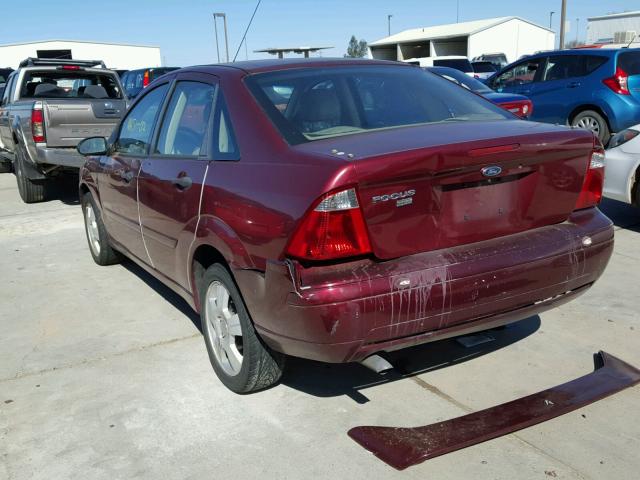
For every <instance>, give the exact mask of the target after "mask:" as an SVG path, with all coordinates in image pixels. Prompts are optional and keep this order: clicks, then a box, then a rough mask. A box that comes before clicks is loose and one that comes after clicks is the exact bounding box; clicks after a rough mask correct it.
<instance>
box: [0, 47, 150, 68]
mask: <svg viewBox="0 0 640 480" xmlns="http://www.w3.org/2000/svg"><path fill="white" fill-rule="evenodd" d="M28 57H39V58H71V59H74V60H103V61H104V63H105V64H106V65H107V67H109V68H112V69H121V70H132V69H134V68H144V67H160V66H162V57H161V55H160V47H149V46H143V45H124V44H119V43H102V42H82V41H73V40H44V41H39V42H27V43H13V44H9V45H0V67H12V68H17V67H18V64H19V63H20V62H21V61H22V60H24V59H25V58H28Z"/></svg>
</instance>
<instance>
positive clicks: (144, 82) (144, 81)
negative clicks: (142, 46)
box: [142, 70, 149, 88]
mask: <svg viewBox="0 0 640 480" xmlns="http://www.w3.org/2000/svg"><path fill="white" fill-rule="evenodd" d="M147 85H149V70H145V71H144V76H143V77H142V88H145V87H146V86H147Z"/></svg>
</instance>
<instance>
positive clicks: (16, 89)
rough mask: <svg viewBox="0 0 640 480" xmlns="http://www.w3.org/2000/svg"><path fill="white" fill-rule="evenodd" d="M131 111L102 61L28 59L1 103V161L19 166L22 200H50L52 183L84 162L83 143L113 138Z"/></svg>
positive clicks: (13, 76)
mask: <svg viewBox="0 0 640 480" xmlns="http://www.w3.org/2000/svg"><path fill="white" fill-rule="evenodd" d="M125 110H126V100H125V96H124V94H123V89H122V85H121V83H120V79H119V77H118V75H117V73H116V72H114V71H111V70H107V69H106V68H105V66H104V63H103V62H101V61H80V60H53V59H34V58H28V59H27V60H24V61H23V62H22V63H21V64H20V67H19V68H18V70H16V71H15V72H13V73H11V75H10V76H9V78H8V79H7V82H6V85H5V89H4V93H3V95H2V100H1V101H0V162H3V163H4V165H5V169H6V166H7V164H9V162H10V163H12V164H13V169H14V171H15V173H16V180H17V182H18V190H19V192H20V196H21V197H22V200H24V201H25V202H26V203H31V202H39V201H42V200H44V199H45V195H46V187H47V183H48V180H49V179H51V178H52V177H54V176H57V175H59V174H61V173H64V172H68V171H69V170H75V171H77V169H78V168H79V167H81V166H82V164H83V163H84V157H82V156H81V155H80V154H78V153H77V151H76V149H75V147H76V145H77V144H78V142H79V141H80V140H82V139H84V138H87V137H95V136H100V137H109V136H110V135H111V133H112V131H113V129H114V128H115V126H116V125H117V123H118V121H119V120H120V117H122V115H123V114H124V112H125Z"/></svg>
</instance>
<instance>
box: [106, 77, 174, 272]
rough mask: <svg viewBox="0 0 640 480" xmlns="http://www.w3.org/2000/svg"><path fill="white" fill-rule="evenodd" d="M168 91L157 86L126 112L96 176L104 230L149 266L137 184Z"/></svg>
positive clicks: (167, 83) (166, 86) (166, 87)
mask: <svg viewBox="0 0 640 480" xmlns="http://www.w3.org/2000/svg"><path fill="white" fill-rule="evenodd" d="M168 89H169V82H166V83H164V84H162V85H159V86H157V87H156V88H154V89H153V90H151V91H149V92H148V93H147V94H146V95H145V96H144V97H143V98H141V99H140V101H138V102H136V104H135V105H134V106H133V107H132V108H131V109H130V110H129V112H128V113H127V115H126V117H125V118H124V120H123V121H122V123H121V124H120V127H119V129H118V132H117V134H114V136H115V141H114V143H113V146H112V147H111V151H110V152H109V155H105V156H103V157H101V158H100V173H99V174H98V189H99V193H100V202H101V205H102V213H103V219H104V222H105V225H106V227H107V231H108V232H109V234H110V236H111V237H112V238H113V240H114V241H115V242H116V243H117V244H118V246H119V247H120V248H124V249H126V250H128V251H129V252H130V253H131V254H132V255H133V256H135V257H137V258H138V259H139V260H141V261H143V262H145V263H148V264H149V263H150V261H149V256H148V255H147V253H146V249H145V246H144V241H143V239H142V236H141V229H140V221H139V220H140V219H139V212H138V189H137V187H138V184H137V181H138V173H139V171H140V166H141V165H142V162H143V161H144V159H145V158H146V156H147V155H148V153H149V147H150V145H151V139H152V138H153V137H152V135H153V131H154V127H155V124H156V121H157V118H158V116H159V113H160V111H161V107H162V105H163V103H164V101H165V97H166V94H167V91H168Z"/></svg>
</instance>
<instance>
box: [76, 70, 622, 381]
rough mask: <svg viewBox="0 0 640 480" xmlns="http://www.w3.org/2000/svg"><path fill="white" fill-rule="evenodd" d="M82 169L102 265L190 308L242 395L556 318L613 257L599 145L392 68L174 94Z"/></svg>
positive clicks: (163, 81) (87, 145)
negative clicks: (310, 362) (160, 287)
mask: <svg viewBox="0 0 640 480" xmlns="http://www.w3.org/2000/svg"><path fill="white" fill-rule="evenodd" d="M78 149H79V150H80V152H81V153H83V154H84V155H87V157H88V158H87V162H86V165H85V166H84V168H83V169H82V171H81V176H80V192H81V196H82V208H83V212H84V218H85V222H86V233H87V238H88V241H89V247H90V251H91V254H92V256H93V258H94V259H95V261H96V262H97V263H98V264H100V265H107V264H111V263H114V262H117V261H118V260H120V259H121V258H122V255H125V256H126V257H128V258H130V259H132V260H133V261H135V262H136V263H138V264H139V265H140V266H142V267H143V268H144V269H146V270H147V271H149V272H150V273H151V274H152V275H154V276H155V277H157V278H158V279H160V281H162V282H163V283H165V284H166V285H168V286H169V287H170V288H171V289H173V290H175V291H176V292H178V293H179V294H180V295H181V296H182V297H184V298H185V299H186V300H187V301H188V302H189V303H190V304H191V306H192V307H193V308H194V309H196V310H197V311H198V312H200V315H201V318H202V331H203V334H204V338H205V343H206V346H207V349H208V352H209V357H210V359H211V363H212V365H213V368H214V370H215V372H216V374H217V375H218V377H219V378H220V380H221V381H222V382H223V383H224V384H225V385H226V386H227V387H228V388H230V389H231V390H233V391H236V392H249V391H253V390H257V389H261V388H265V387H267V386H269V385H272V384H273V383H275V382H277V381H278V379H279V378H280V376H281V374H282V369H283V366H284V359H285V356H286V355H294V356H299V357H305V358H310V359H315V360H320V361H325V362H351V361H361V360H364V359H366V358H367V357H369V356H370V355H372V354H375V353H376V352H381V351H391V350H395V349H400V348H404V347H407V346H411V345H416V344H420V343H424V342H429V341H433V340H436V339H441V338H446V337H451V336H455V335H460V334H463V333H469V332H474V331H478V330H483V329H487V328H492V327H496V326H499V325H504V324H507V323H510V322H514V321H517V320H520V319H523V318H526V317H529V316H531V315H535V314H538V313H540V312H543V311H545V310H547V309H549V308H551V307H553V306H556V305H559V304H562V303H564V302H567V301H569V300H571V299H573V298H575V297H576V296H578V295H580V294H581V293H583V292H584V291H585V290H587V289H588V288H589V287H590V286H591V285H592V284H593V283H594V282H595V281H596V280H597V279H598V277H599V276H600V274H601V273H602V272H603V270H604V268H605V266H606V265H607V262H608V261H609V257H610V256H611V253H612V247H613V228H612V224H611V222H610V221H609V220H608V219H607V218H606V217H605V216H604V215H603V214H602V213H600V211H599V210H598V209H597V208H596V205H597V204H598V202H599V201H600V197H601V193H602V182H603V173H604V172H603V150H602V146H601V145H600V143H599V142H598V141H597V140H594V136H593V134H591V133H590V132H588V131H585V130H574V129H571V128H568V127H559V126H553V125H547V124H540V123H534V122H529V121H522V120H518V119H517V118H516V117H515V116H513V115H511V114H510V113H508V112H505V111H504V110H502V109H501V108H499V107H497V106H495V105H494V104H492V103H491V102H489V101H486V100H484V99H482V98H481V97H479V96H477V95H475V94H473V93H471V92H466V91H465V90H463V89H461V88H459V87H458V86H456V85H454V84H452V83H451V82H449V81H448V80H445V79H443V78H440V77H438V76H435V75H431V74H429V73H426V72H423V71H422V70H420V69H419V68H416V67H413V66H410V65H402V64H398V63H395V62H394V63H392V62H383V61H354V60H322V59H319V60H317V61H314V60H303V61H298V60H294V61H287V60H275V61H262V62H246V63H243V62H239V63H235V64H230V65H215V66H202V67H193V68H187V69H182V70H179V71H175V72H171V73H169V74H167V75H164V76H163V77H161V78H160V79H158V80H157V81H155V82H154V83H152V84H151V85H150V86H149V87H148V88H147V89H145V91H144V92H143V93H142V94H141V96H140V97H139V98H138V99H136V102H135V103H134V104H133V105H132V106H131V108H130V109H129V111H128V113H127V115H126V116H125V117H124V118H123V120H122V122H121V124H120V126H119V127H118V128H117V129H116V131H115V132H114V134H113V136H112V137H111V139H109V140H106V139H104V138H91V139H87V140H85V141H83V142H81V144H80V145H79V146H78Z"/></svg>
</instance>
